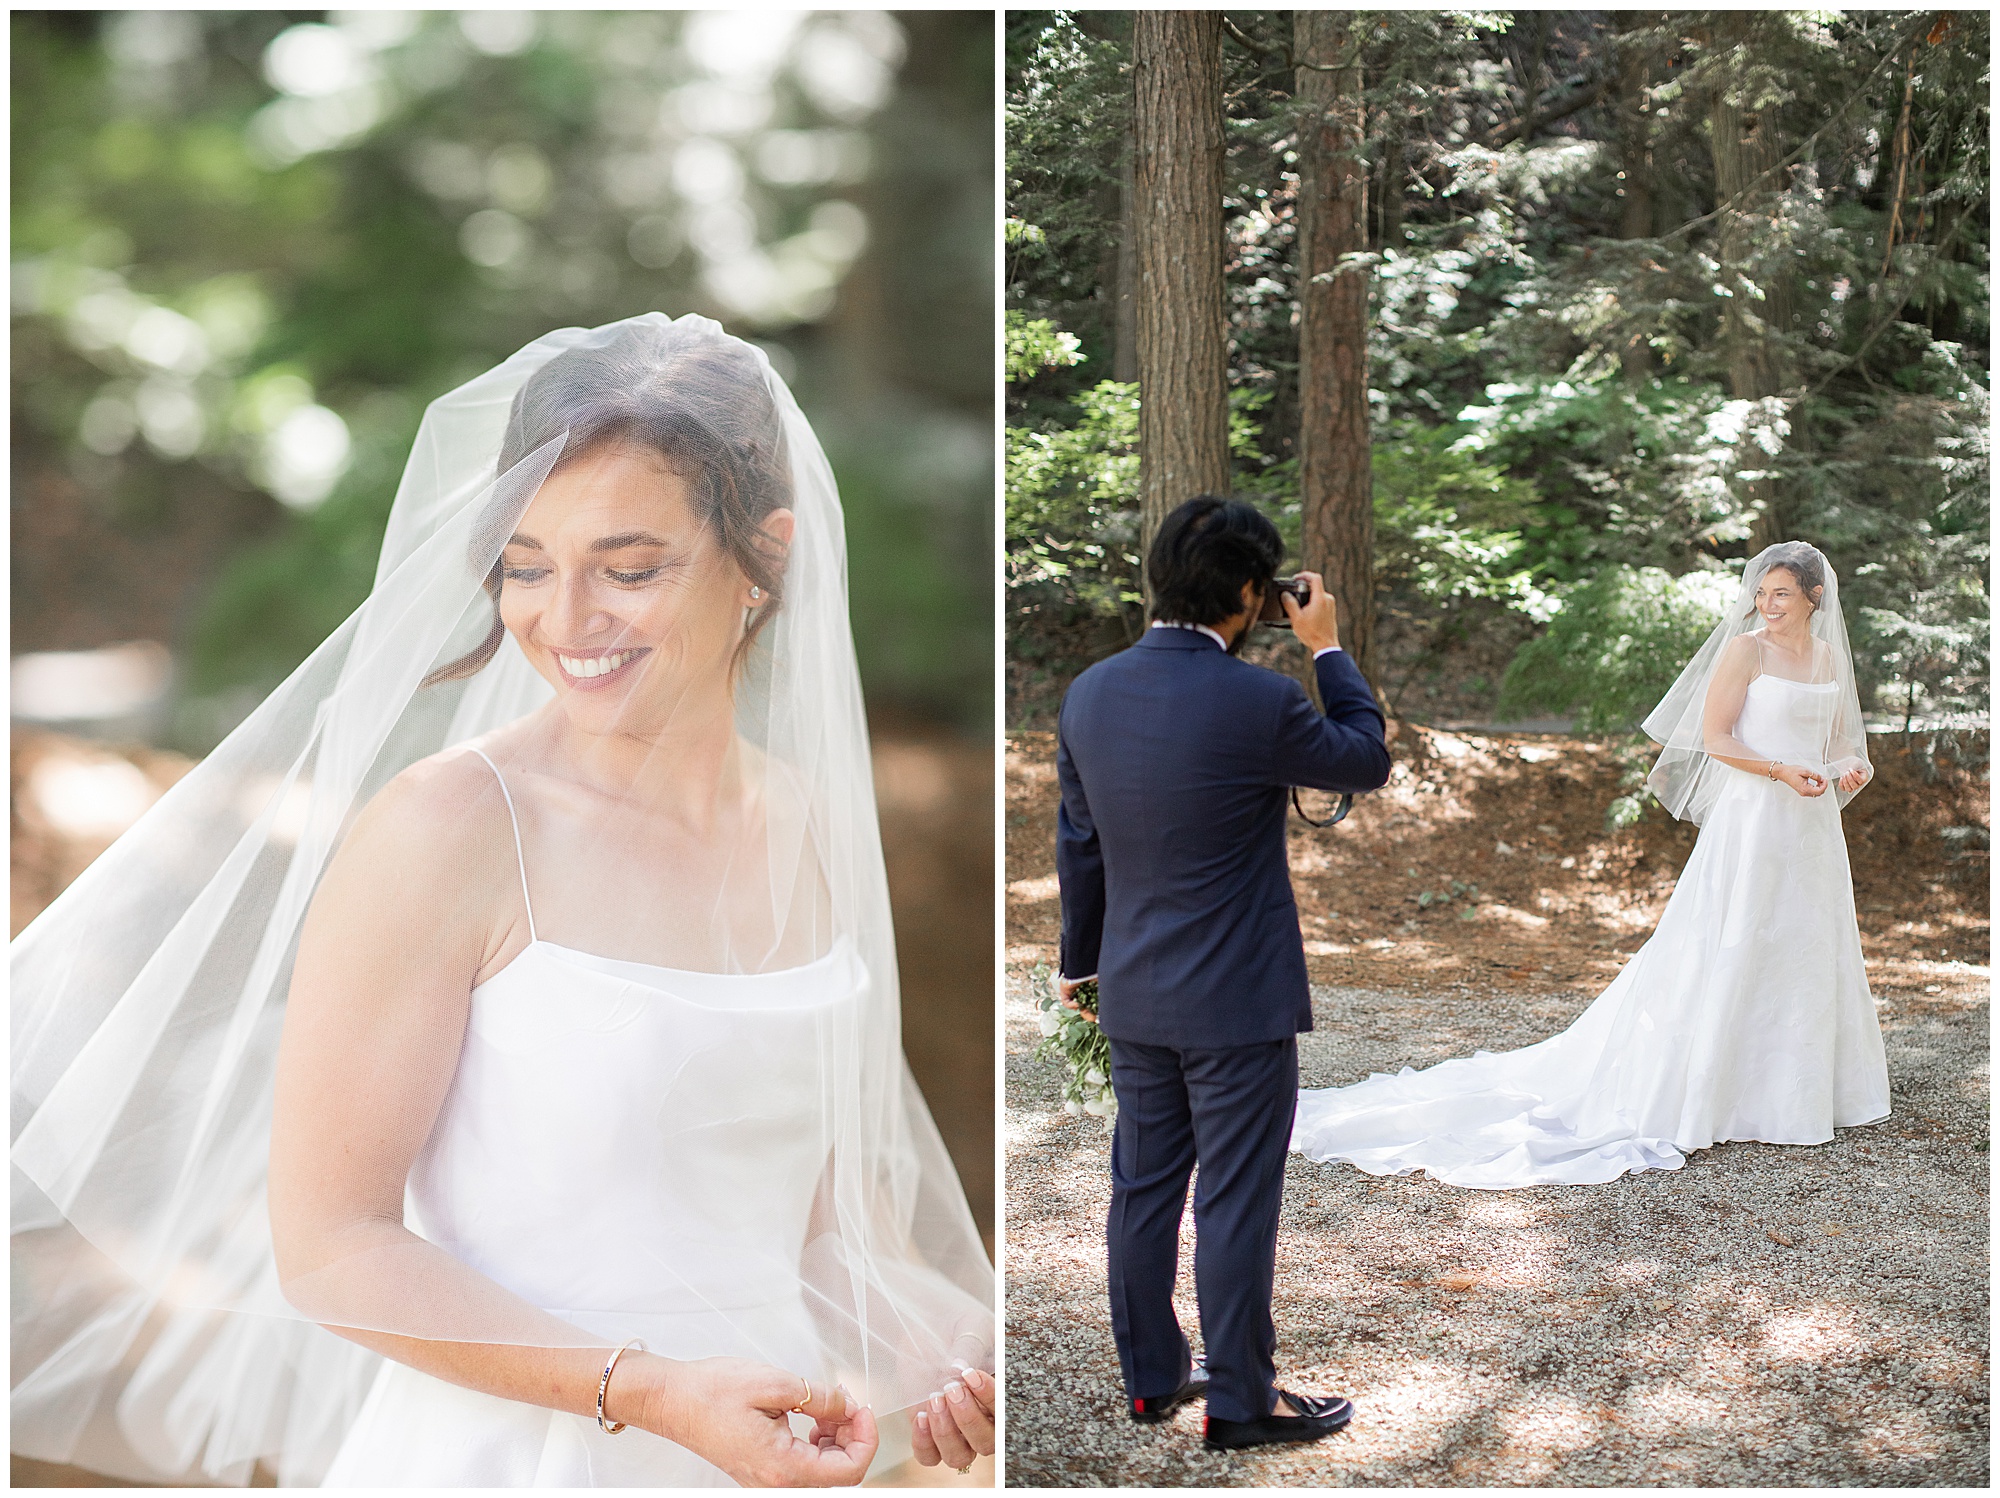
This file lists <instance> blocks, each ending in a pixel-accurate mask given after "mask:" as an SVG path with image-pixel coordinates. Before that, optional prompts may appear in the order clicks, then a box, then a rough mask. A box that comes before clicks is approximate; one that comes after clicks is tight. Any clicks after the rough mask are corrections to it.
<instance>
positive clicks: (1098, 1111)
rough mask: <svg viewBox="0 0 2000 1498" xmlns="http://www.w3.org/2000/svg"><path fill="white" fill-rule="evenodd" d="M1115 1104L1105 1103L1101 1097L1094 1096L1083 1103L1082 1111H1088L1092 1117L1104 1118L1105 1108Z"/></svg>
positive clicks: (1105, 1114)
mask: <svg viewBox="0 0 2000 1498" xmlns="http://www.w3.org/2000/svg"><path fill="white" fill-rule="evenodd" d="M1115 1106H1116V1104H1106V1102H1105V1101H1104V1099H1103V1098H1101V1097H1094V1098H1092V1099H1091V1100H1090V1101H1089V1102H1087V1103H1085V1104H1084V1105H1083V1111H1084V1112H1086V1113H1088V1114H1089V1115H1090V1116H1091V1117H1092V1118H1104V1117H1107V1116H1108V1114H1107V1113H1106V1108H1107V1107H1115Z"/></svg>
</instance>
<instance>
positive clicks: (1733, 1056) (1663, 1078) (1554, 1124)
mask: <svg viewBox="0 0 2000 1498" xmlns="http://www.w3.org/2000/svg"><path fill="white" fill-rule="evenodd" d="M1836 689H1837V688H1836V684H1835V683H1832V682H1828V683H1823V684H1812V683H1806V682H1798V681H1791V680H1788V679H1786V678H1784V677H1779V676H1770V675H1760V676H1757V677H1756V678H1754V679H1753V680H1752V681H1751V682H1750V684H1749V687H1748V689H1747V692H1746V695H1745V698H1744V703H1743V709H1742V712H1741V715H1740V716H1739V718H1738V720H1737V724H1736V728H1735V736H1736V738H1737V739H1738V740H1740V741H1741V742H1742V743H1744V744H1746V745H1749V746H1751V747H1752V748H1754V749H1755V750H1756V752H1757V753H1758V754H1760V755H1764V756H1768V757H1770V758H1774V759H1778V760H1782V761H1784V762H1786V763H1789V764H1794V765H1801V766H1804V767H1807V768H1810V769H1814V770H1817V771H1820V772H1821V773H1825V771H1826V768H1827V767H1826V745H1827V740H1828V733H1829V728H1830V724H1831V720H1832V715H1833V711H1834V694H1835V692H1836ZM1715 769H1716V773H1717V774H1718V775H1719V776H1721V777H1722V787H1721V790H1720V792H1719V794H1718V795H1717V798H1716V802H1715V805H1714V808H1713V810H1712V811H1711V812H1710V813H1709V814H1708V816H1707V818H1706V820H1705V822H1704V825H1703V826H1702V829H1701V835H1700V837H1699V838H1698V839H1697V841H1696V843H1695V847H1694V852H1693V854H1692V855H1691V856H1690V857H1689V859H1688V862H1687V867H1686V868H1685V869H1684V870H1683V871H1682V873H1681V877H1680V881H1679V883H1678V884H1676V885H1675V887H1674V892H1673V896H1672V898H1671V899H1669V900H1668V902H1667V908H1666V911H1665V913H1664V914H1662V916H1661V917H1660V924H1659V927H1658V929H1657V930H1655V931H1654V933H1653V936H1652V938H1651V940H1649V941H1648V942H1647V943H1646V944H1645V945H1644V946H1643V947H1641V948H1640V949H1639V950H1638V951H1637V952H1635V953H1634V954H1633V956H1632V960H1631V961H1630V962H1629V963H1627V964H1626V966H1625V969H1624V971H1623V972H1621V973H1619V975H1618V976H1617V978H1615V979H1614V980H1613V981H1612V983H1611V985H1610V987H1608V988H1606V989H1605V991H1604V992H1603V993H1602V994H1601V995H1599V996H1598V998H1597V1000H1596V1001H1595V1002H1594V1003H1592V1004H1591V1006H1590V1007H1589V1008H1588V1009H1586V1010H1585V1011H1584V1012H1583V1013H1582V1014H1581V1015H1579V1016H1578V1017H1577V1020H1576V1022H1575V1023H1574V1024H1572V1025H1571V1026H1570V1027H1569V1028H1568V1029H1567V1030H1565V1031H1563V1033H1562V1034H1560V1035H1557V1036H1555V1037H1553V1038H1551V1039H1549V1040H1544V1041H1542V1042H1540V1043H1539V1044H1537V1045H1531V1046H1527V1047H1524V1048H1523V1049H1521V1050H1518V1051H1507V1052H1504V1053H1500V1054H1494V1053H1491V1052H1486V1051H1481V1052H1478V1053H1476V1054H1475V1055H1473V1056H1471V1057H1469V1058H1461V1059H1458V1060H1453V1061H1446V1062H1443V1063H1441V1064H1439V1065H1437V1066H1433V1067H1430V1068H1427V1069H1426V1070H1424V1071H1413V1070H1411V1069H1409V1068H1407V1067H1406V1068H1405V1069H1404V1070H1403V1071H1401V1072H1399V1073H1397V1074H1396V1075H1395V1076H1389V1075H1387V1074H1385V1073H1377V1074H1375V1075H1373V1076H1371V1077H1369V1078H1368V1079H1367V1080H1366V1081H1363V1082H1358V1083H1356V1084H1354V1085H1353V1086H1351V1087H1333V1088H1325V1089H1307V1090H1303V1091H1301V1092H1300V1094H1299V1106H1298V1114H1297V1118H1296V1121H1295V1123H1294V1125H1293V1134H1292V1148H1293V1149H1295V1150H1298V1151H1300V1152H1301V1153H1302V1154H1305V1155H1307V1156H1308V1157H1310V1158H1312V1159H1314V1160H1320V1161H1329V1162H1330V1161H1345V1162H1347V1163H1349V1164H1352V1165H1358V1166H1360V1167H1361V1169H1363V1170H1365V1171H1367V1172H1368V1173H1369V1174H1371V1175H1402V1174H1407V1173H1409V1172H1411V1171H1416V1170H1422V1171H1427V1172H1428V1173H1429V1174H1431V1175H1432V1176H1434V1177H1436V1178H1437V1179H1439V1180H1442V1181H1448V1182H1450V1183H1451V1184H1452V1185H1455V1186H1474V1187H1485V1188H1489V1189H1504V1188H1508V1187H1518V1186H1559V1185H1581V1184H1587V1183H1594V1182H1601V1181H1610V1180H1614V1179H1616V1178H1617V1177H1618V1176H1621V1175H1623V1174H1625V1173H1626V1172H1628V1171H1641V1170H1672V1169H1676V1168H1677V1167H1679V1166H1680V1165H1681V1164H1682V1163H1683V1160H1684V1158H1685V1155H1686V1152H1687V1151H1689V1150H1697V1149H1705V1148H1707V1147H1708V1146H1709V1145H1712V1144H1714V1143H1716V1142H1717V1141H1719V1140H1730V1139H1743V1140H1762V1141H1764V1142H1766V1143H1770V1144H1820V1143H1824V1142H1825V1141H1826V1140H1829V1139H1831V1138H1832V1137H1833V1131H1834V1129H1835V1128H1837V1127H1846V1126H1848V1125H1852V1124H1865V1123H1873V1122H1875V1121H1877V1120H1879V1119H1882V1118H1885V1117H1887V1116H1888V1113H1889V1076H1888V1067H1887V1063H1886V1061H1885V1059H1884V1055H1883V1050H1882V1035H1881V1031H1880V1029H1879V1027H1878V1026H1877V1024H1876V1021H1875V1006H1874V1000H1873V998H1872V997H1871V996H1870V994H1869V992H1868V979H1867V974H1866V971H1865V969H1864V968H1863V965H1862V958H1861V934H1860V929H1859V927H1858V925H1857V923H1856V921H1855V914H1854V889H1853V883H1852V880H1851V879H1850V877H1849V874H1848V866H1847V845H1846V843H1845V842H1844V841H1843V839H1842V837H1841V830H1840V807H1839V804H1838V802H1837V801H1836V798H1835V796H1834V794H1833V792H1832V789H1831V787H1829V789H1828V791H1827V793H1826V794H1824V795H1821V796H1818V797H1813V798H1810V799H1809V798H1807V797H1803V796H1800V795H1799V794H1798V793H1797V792H1795V791H1794V790H1792V789H1791V788H1790V787H1789V786H1787V785H1785V784H1783V783H1782V782H1779V781H1773V780H1768V779H1765V778H1763V777H1761V776H1758V775H1754V774H1750V773H1747V772H1745V771H1741V770H1736V769H1733V768H1730V767H1728V766H1725V765H1721V764H1719V763H1718V764H1717V765H1716V767H1715Z"/></svg>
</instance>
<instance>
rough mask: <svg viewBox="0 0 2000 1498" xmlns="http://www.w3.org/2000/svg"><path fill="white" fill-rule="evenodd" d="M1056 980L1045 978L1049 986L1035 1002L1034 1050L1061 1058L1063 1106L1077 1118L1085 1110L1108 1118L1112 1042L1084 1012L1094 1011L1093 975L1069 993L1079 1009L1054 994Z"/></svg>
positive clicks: (1114, 1106) (1112, 1105)
mask: <svg viewBox="0 0 2000 1498" xmlns="http://www.w3.org/2000/svg"><path fill="white" fill-rule="evenodd" d="M1055 984H1056V979H1055V978H1053V977H1051V978H1050V979H1049V988H1050V991H1049V992H1047V993H1045V994H1043V995H1042V997H1041V999H1040V1000H1039V1001H1038V1007H1039V1008H1040V1009H1041V1027H1042V1043H1041V1044H1040V1045H1038V1046H1036V1047H1035V1055H1036V1056H1037V1057H1039V1058H1042V1059H1045V1060H1050V1061H1057V1060H1059V1061H1061V1062H1062V1063H1063V1065H1064V1066H1066V1067H1067V1068H1068V1069H1069V1076H1068V1077H1067V1078H1066V1079H1065V1080H1064V1082H1063V1111H1064V1112H1065V1113H1069V1114H1072V1115H1074V1116H1077V1117H1081V1116H1082V1115H1083V1114H1086V1113H1088V1114H1089V1115H1090V1116H1091V1117H1093V1118H1101V1119H1103V1120H1104V1121H1105V1122H1106V1123H1110V1122H1111V1121H1112V1120H1113V1119H1115V1118H1116V1117H1117V1116H1118V1099H1117V1098H1115V1097H1113V1096H1112V1094H1111V1042H1110V1041H1108V1040H1106V1039H1105V1038H1104V1032H1103V1031H1102V1030H1100V1029H1098V1028H1097V1023H1096V1021H1095V1020H1091V1019H1085V1018H1084V1014H1093V1015H1094V1014H1096V1013H1097V984H1096V982H1095V980H1092V981H1090V982H1086V983H1083V984H1080V985H1078V987H1077V990H1076V992H1075V993H1074V994H1073V995H1071V997H1072V998H1074V999H1075V1001H1076V1003H1077V1005H1078V1008H1079V1009H1081V1010H1082V1011H1083V1012H1082V1013H1079V1012H1078V1010H1077V1009H1071V1008H1070V1007H1069V1006H1068V1005H1066V1004H1064V1003H1063V1002H1062V1001H1061V1000H1060V999H1058V998H1057V997H1056V994H1055Z"/></svg>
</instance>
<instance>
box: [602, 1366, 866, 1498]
mask: <svg viewBox="0 0 2000 1498" xmlns="http://www.w3.org/2000/svg"><path fill="white" fill-rule="evenodd" d="M662 1361H663V1362H664V1360H662ZM649 1403H650V1410H649V1412H648V1413H647V1415H646V1416H645V1417H644V1418H642V1420H641V1421H640V1423H641V1424H643V1425H644V1426H645V1428H646V1429H648V1430H650V1431H652V1432H653V1433H654V1434H656V1435H662V1436H665V1437H666V1438H667V1439H668V1440H670V1441H675V1442H678V1443H679V1444H680V1445H682V1446H685V1447H687V1448H688V1449H689V1450H690V1451H692V1452H694V1453H695V1455H697V1456H700V1457H703V1458H705V1459H706V1460H708V1461H710V1462H713V1463H714V1464H715V1465H716V1466H718V1467H720V1468H721V1469H722V1470H723V1471H724V1472H727V1473H728V1474H729V1475H730V1476H731V1477H733V1478H734V1479H735V1480H736V1481H737V1482H739V1483H741V1484H742V1485H743V1486H744V1487H752V1488H834V1487H852V1486H853V1485H854V1484H856V1483H858V1482H860V1481H861V1479H862V1478H863V1477H865V1476H867V1474H868V1464H869V1463H870V1462H872V1461H873V1460H874V1459H875V1448H876V1446H877V1444H878V1443H879V1440H880V1437H879V1436H878V1434H877V1432H876V1429H875V1416H874V1414H873V1412H872V1411H870V1410H869V1409H868V1408H867V1407H866V1406H865V1405H858V1404H856V1403H855V1402H854V1400H853V1399H852V1398H851V1397H849V1395H848V1393H847V1391H846V1390H845V1389H841V1388H838V1387H829V1386H827V1385H826V1384H822V1383H813V1384H810V1385H809V1384H808V1383H807V1382H806V1381H805V1380H804V1379H802V1378H801V1377H800V1376H799V1375H798V1374H796V1373H787V1372H785V1370H784V1369H782V1368H773V1367H770V1366H769V1365H768V1364H764V1363H756V1362H752V1361H750V1360H749V1359H747V1358H703V1359H701V1360H700V1361H698V1362H692V1363H666V1364H665V1367H664V1369H663V1371H662V1375H661V1377H660V1379H659V1381H658V1383H657V1384H656V1386H655V1389H654V1392H653V1397H652V1399H651V1400H650V1401H649ZM795 1408H796V1409H799V1410H800V1412H801V1413H803V1414H806V1415H810V1416H811V1417H812V1419H813V1432H812V1437H811V1439H810V1440H803V1441H802V1440H800V1439H799V1438H798V1437H796V1436H794V1435H793V1434H792V1428H791V1422H790V1421H789V1420H788V1419H787V1418H786V1416H787V1415H788V1413H789V1412H790V1411H792V1410H793V1409H795Z"/></svg>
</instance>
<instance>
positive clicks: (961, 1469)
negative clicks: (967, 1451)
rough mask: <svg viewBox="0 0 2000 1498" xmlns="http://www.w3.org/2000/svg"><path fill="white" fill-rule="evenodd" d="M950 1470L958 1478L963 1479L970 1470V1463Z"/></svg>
mask: <svg viewBox="0 0 2000 1498" xmlns="http://www.w3.org/2000/svg"><path fill="white" fill-rule="evenodd" d="M951 1470H952V1471H954V1472H956V1473H957V1474H958V1475H959V1476H960V1477H963V1476H965V1475H966V1474H967V1473H968V1472H970V1471H971V1470H972V1463H971V1462H967V1463H966V1464H965V1465H964V1466H963V1467H953V1468H952V1469H951Z"/></svg>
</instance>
